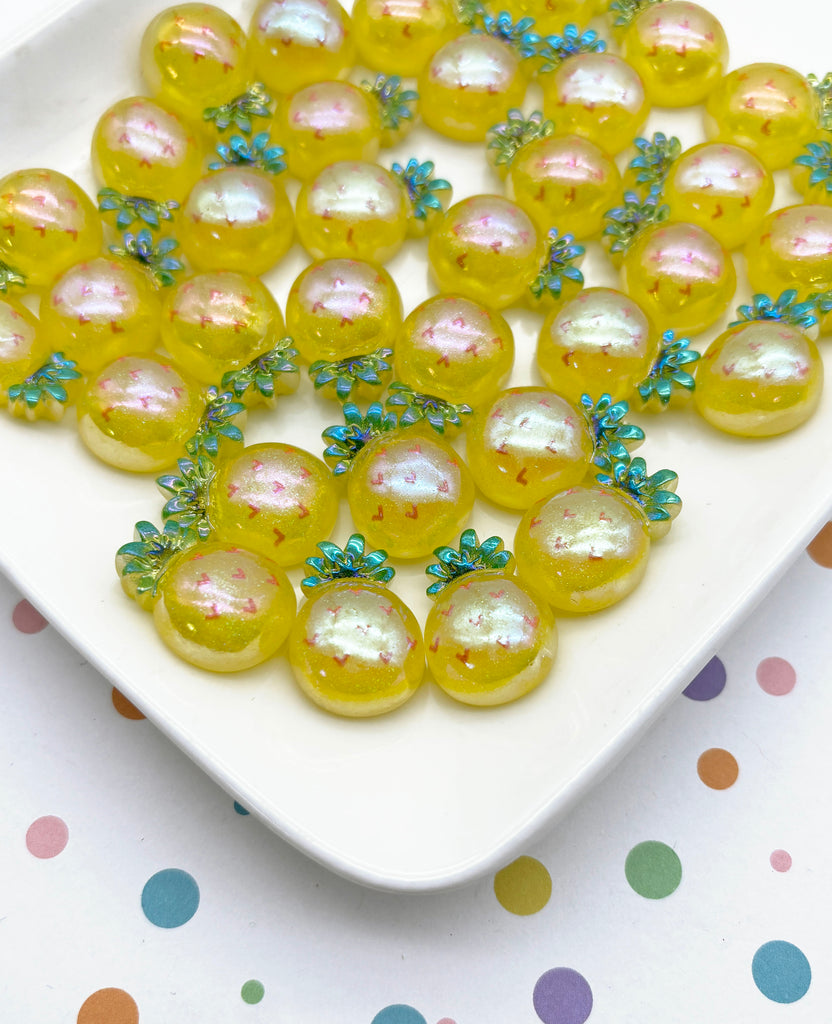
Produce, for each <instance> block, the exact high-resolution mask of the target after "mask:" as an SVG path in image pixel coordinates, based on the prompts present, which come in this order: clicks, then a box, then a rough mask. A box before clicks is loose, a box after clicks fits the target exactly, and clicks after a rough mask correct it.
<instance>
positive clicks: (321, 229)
mask: <svg viewBox="0 0 832 1024" xmlns="http://www.w3.org/2000/svg"><path fill="white" fill-rule="evenodd" d="M409 216H410V210H409V203H408V200H407V193H406V192H405V189H404V186H403V185H402V183H401V182H400V181H399V179H398V178H397V177H396V176H395V175H394V174H392V173H391V172H390V171H388V170H385V169H384V168H383V167H379V166H378V164H372V163H364V162H361V163H359V162H349V161H340V162H339V163H335V164H331V165H330V166H329V167H325V168H324V169H323V170H322V171H321V173H320V174H319V175H318V176H317V177H316V178H315V179H314V180H313V181H311V182H307V183H306V184H304V185H303V187H302V188H301V190H300V194H299V195H298V201H297V204H296V207H295V217H296V220H297V227H298V237H299V238H300V241H301V244H302V245H303V247H304V248H305V249H306V251H307V252H308V253H309V254H310V256H313V257H315V259H329V258H333V257H344V258H347V259H356V260H369V261H370V262H371V263H386V262H387V260H390V259H392V258H393V257H394V256H395V255H396V253H397V252H398V251H399V249H400V248H401V246H402V243H403V242H404V240H405V237H406V236H407V225H408V218H409Z"/></svg>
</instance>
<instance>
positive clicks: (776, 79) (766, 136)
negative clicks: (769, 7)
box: [705, 64, 819, 171]
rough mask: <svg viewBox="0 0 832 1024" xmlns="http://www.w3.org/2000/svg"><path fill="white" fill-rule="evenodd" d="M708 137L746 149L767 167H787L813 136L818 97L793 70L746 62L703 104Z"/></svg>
mask: <svg viewBox="0 0 832 1024" xmlns="http://www.w3.org/2000/svg"><path fill="white" fill-rule="evenodd" d="M706 111H707V116H706V118H705V131H706V133H707V136H708V138H709V139H717V140H719V141H720V142H735V143H737V145H739V146H744V147H745V148H746V149H750V150H751V152H752V153H754V155H755V156H757V157H759V159H760V160H761V161H762V162H763V163H764V164H765V165H766V167H768V169H769V170H771V171H779V170H780V169H781V168H783V167H788V165H789V164H790V163H791V162H792V160H793V159H794V158H795V156H796V155H797V154H798V153H799V152H800V149H801V147H802V146H803V145H804V144H805V143H807V142H810V141H811V140H812V138H813V137H814V136H815V135H817V131H818V128H817V123H818V113H819V109H818V100H817V98H816V96H815V93H814V92H813V91H812V87H811V86H810V85H809V83H808V82H807V80H806V79H805V78H804V77H803V75H801V74H800V73H799V72H798V71H795V70H794V69H793V68H788V67H784V66H783V65H782V64H748V65H746V66H745V67H742V68H737V69H736V70H735V71H732V72H731V73H730V74H728V75H726V76H725V77H724V78H723V79H722V81H721V82H720V83H719V85H718V86H717V87H716V89H714V91H713V92H712V93H711V94H710V95H709V96H708V100H707V103H706Z"/></svg>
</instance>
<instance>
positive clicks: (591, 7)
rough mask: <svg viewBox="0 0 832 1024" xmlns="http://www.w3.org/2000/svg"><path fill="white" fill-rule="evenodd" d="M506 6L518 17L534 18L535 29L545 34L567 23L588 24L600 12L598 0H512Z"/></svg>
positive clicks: (555, 30)
mask: <svg viewBox="0 0 832 1024" xmlns="http://www.w3.org/2000/svg"><path fill="white" fill-rule="evenodd" d="M506 6H507V7H508V9H509V10H510V11H511V13H512V14H513V15H514V16H515V17H516V18H521V17H522V18H534V31H535V32H537V33H538V34H539V35H544V36H547V35H551V34H552V33H554V32H562V31H563V29H564V28H565V26H566V25H570V24H571V25H586V24H588V23H589V20H590V18H592V17H593V16H594V15H595V14H597V13H600V12H599V11H596V6H597V4H596V0H511V2H510V3H509V4H507V5H506ZM606 6H607V5H606V4H604V7H606Z"/></svg>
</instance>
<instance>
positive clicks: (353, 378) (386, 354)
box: [309, 348, 393, 402]
mask: <svg viewBox="0 0 832 1024" xmlns="http://www.w3.org/2000/svg"><path fill="white" fill-rule="evenodd" d="M392 356H393V349H392V348H377V349H376V350H375V352H368V353H367V354H366V355H363V356H350V357H349V358H347V359H339V360H337V361H335V362H328V361H327V360H325V359H316V360H315V362H314V363H312V365H311V366H310V367H309V376H310V377H311V378H312V381H313V383H314V385H315V390H316V391H320V389H321V388H323V387H326V386H327V385H329V386H333V385H334V387H335V394H336V396H337V397H338V399H339V401H341V402H346V401H347V399H349V397H350V395H351V394H352V392H353V390H354V389H355V388H356V387H358V386H359V385H360V384H369V385H370V386H375V387H382V386H383V384H384V380H383V378H382V374H389V373H392V370H393V364H392V363H391V362H390V359H391V358H392ZM388 379H389V378H388Z"/></svg>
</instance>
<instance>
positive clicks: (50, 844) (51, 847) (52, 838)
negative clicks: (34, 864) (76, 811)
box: [26, 814, 69, 860]
mask: <svg viewBox="0 0 832 1024" xmlns="http://www.w3.org/2000/svg"><path fill="white" fill-rule="evenodd" d="M68 839H69V829H68V828H67V827H66V822H65V821H63V819H61V818H56V817H55V815H54V814H47V815H45V816H44V817H43V818H37V819H36V820H35V821H33V822H32V824H31V825H30V826H29V828H28V829H27V831H26V849H27V850H28V851H29V853H31V854H32V856H34V857H40V858H41V859H42V860H48V859H49V858H50V857H57V856H58V854H59V853H60V852H61V851H62V850H63V848H64V847H65V846H66V844H67V840H68Z"/></svg>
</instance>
